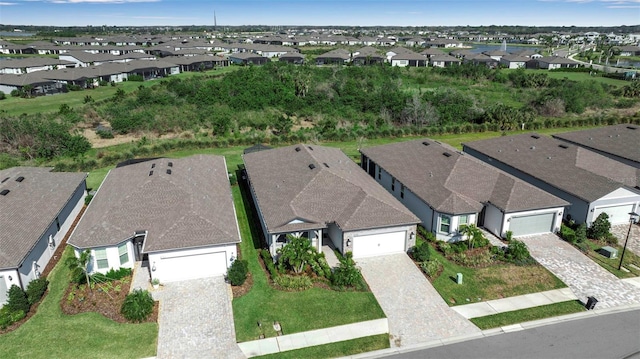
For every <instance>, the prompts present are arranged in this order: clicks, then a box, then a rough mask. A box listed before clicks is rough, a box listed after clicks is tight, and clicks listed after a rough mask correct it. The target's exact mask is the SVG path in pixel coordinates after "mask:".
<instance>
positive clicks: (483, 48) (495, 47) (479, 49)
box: [469, 44, 542, 54]
mask: <svg viewBox="0 0 640 359" xmlns="http://www.w3.org/2000/svg"><path fill="white" fill-rule="evenodd" d="M471 46H473V49H469V51H471V52H473V53H474V54H479V53H482V52H485V51H496V50H500V49H501V48H502V45H471ZM522 50H533V51H536V52H540V51H542V48H537V47H533V46H518V45H510V44H507V52H516V51H522Z"/></svg>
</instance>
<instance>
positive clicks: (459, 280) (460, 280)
mask: <svg viewBox="0 0 640 359" xmlns="http://www.w3.org/2000/svg"><path fill="white" fill-rule="evenodd" d="M456 283H458V284H462V273H458V274H456Z"/></svg>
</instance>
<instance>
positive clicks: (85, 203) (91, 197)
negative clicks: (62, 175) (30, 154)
mask: <svg viewBox="0 0 640 359" xmlns="http://www.w3.org/2000/svg"><path fill="white" fill-rule="evenodd" d="M56 167H57V166H56ZM92 199H93V195H92V194H88V195H87V196H86V197H85V198H84V205H85V206H88V205H89V203H91V200H92Z"/></svg>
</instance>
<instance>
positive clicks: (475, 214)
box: [360, 139, 569, 241]
mask: <svg viewBox="0 0 640 359" xmlns="http://www.w3.org/2000/svg"><path fill="white" fill-rule="evenodd" d="M360 152H361V165H362V168H363V169H364V170H365V171H367V173H369V175H370V176H371V177H373V178H374V179H375V180H376V181H377V182H378V183H380V184H381V185H382V186H383V187H384V188H386V189H387V190H388V191H389V192H390V193H391V194H393V195H394V197H396V199H398V200H399V201H400V202H402V204H404V205H405V206H407V208H409V209H410V210H411V211H412V212H413V213H414V214H415V215H416V216H418V218H420V221H421V222H422V225H423V226H424V227H425V228H426V229H427V230H428V231H430V232H432V233H434V234H435V235H436V238H437V239H439V240H443V241H457V240H462V239H464V238H463V234H461V233H460V226H462V225H466V224H475V225H477V226H479V227H484V228H486V229H487V230H489V231H490V232H492V233H493V234H495V235H496V236H498V237H504V236H505V234H506V232H507V231H511V232H512V233H513V235H514V236H525V235H532V234H539V233H548V232H556V231H557V230H559V229H560V224H561V223H562V213H563V211H564V207H565V206H566V205H568V204H569V203H567V202H566V201H564V200H562V199H560V198H558V197H556V196H554V195H551V194H549V193H547V192H544V191H542V190H540V189H538V188H536V187H534V186H532V185H530V184H528V183H526V182H524V181H522V180H520V179H517V178H515V177H513V176H511V175H509V174H507V173H505V172H503V171H500V170H498V169H496V168H494V167H491V166H489V165H486V164H484V163H482V162H481V161H479V160H477V159H475V158H473V157H471V156H467V155H464V154H462V153H460V152H458V151H456V150H455V149H454V148H451V147H449V146H446V145H443V144H441V143H439V142H437V141H433V140H429V139H423V140H415V141H407V142H397V143H392V144H388V145H382V146H375V147H368V148H365V149H361V150H360Z"/></svg>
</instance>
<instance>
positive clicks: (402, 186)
mask: <svg viewBox="0 0 640 359" xmlns="http://www.w3.org/2000/svg"><path fill="white" fill-rule="evenodd" d="M400 198H404V185H403V184H400Z"/></svg>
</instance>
